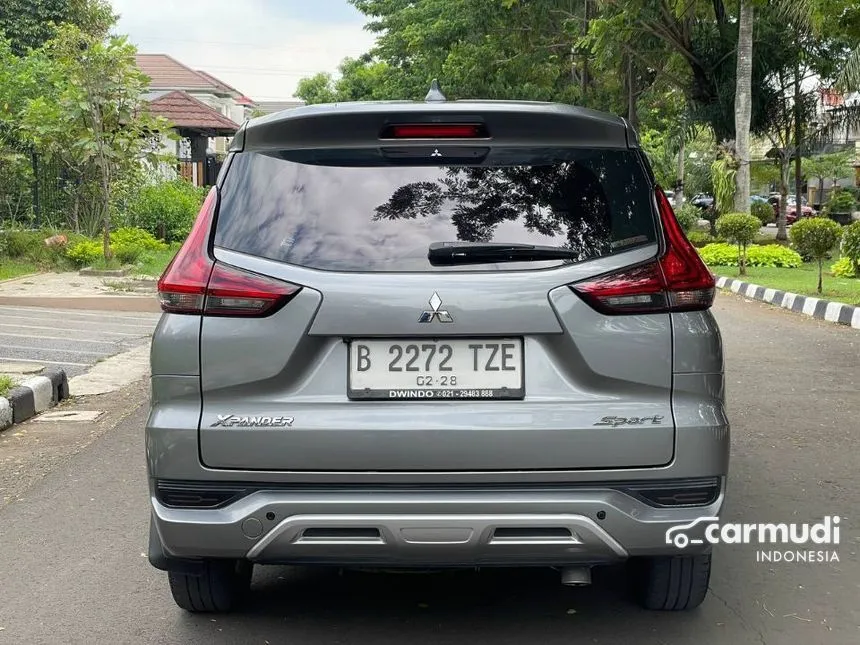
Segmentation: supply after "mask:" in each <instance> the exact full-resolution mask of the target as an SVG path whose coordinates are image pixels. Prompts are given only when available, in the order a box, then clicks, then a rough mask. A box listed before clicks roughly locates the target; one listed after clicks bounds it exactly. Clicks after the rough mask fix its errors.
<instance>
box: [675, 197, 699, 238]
mask: <svg viewBox="0 0 860 645" xmlns="http://www.w3.org/2000/svg"><path fill="white" fill-rule="evenodd" d="M699 216H700V213H699V209H698V208H696V207H695V206H693V205H692V204H691V203H690V202H684V203H683V204H682V205H681V208H678V209H675V217H677V218H678V223H679V224H680V225H681V228H683V229H684V230H685V231H692V230H693V228H694V227H695V226H696V224H697V223H698V222H699Z"/></svg>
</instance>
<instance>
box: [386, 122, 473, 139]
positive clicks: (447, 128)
mask: <svg viewBox="0 0 860 645" xmlns="http://www.w3.org/2000/svg"><path fill="white" fill-rule="evenodd" d="M488 136H489V135H488V134H487V127H486V126H485V125H484V124H483V123H404V124H398V125H389V126H387V127H386V128H385V129H384V130H383V131H382V133H381V134H380V135H379V138H380V139H484V138H486V137H488Z"/></svg>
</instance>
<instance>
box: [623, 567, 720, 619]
mask: <svg viewBox="0 0 860 645" xmlns="http://www.w3.org/2000/svg"><path fill="white" fill-rule="evenodd" d="M632 564H633V566H634V570H633V575H634V583H635V589H636V595H637V599H638V601H639V603H640V604H641V605H642V606H643V607H644V608H645V609H656V610H659V611H684V610H686V609H694V608H696V607H698V606H699V605H701V604H702V601H703V600H704V599H705V596H706V595H707V594H708V581H709V580H710V578H711V554H710V553H706V554H703V555H681V556H665V557H654V558H638V559H637V561H635V562H634V563H632Z"/></svg>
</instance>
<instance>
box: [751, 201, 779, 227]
mask: <svg viewBox="0 0 860 645" xmlns="http://www.w3.org/2000/svg"><path fill="white" fill-rule="evenodd" d="M750 215H752V216H753V217H755V218H756V219H758V221H759V222H761V223H762V225H765V224H770V223H771V222H773V221H774V214H773V206H771V205H770V204H768V203H766V202H753V203H752V204H751V205H750Z"/></svg>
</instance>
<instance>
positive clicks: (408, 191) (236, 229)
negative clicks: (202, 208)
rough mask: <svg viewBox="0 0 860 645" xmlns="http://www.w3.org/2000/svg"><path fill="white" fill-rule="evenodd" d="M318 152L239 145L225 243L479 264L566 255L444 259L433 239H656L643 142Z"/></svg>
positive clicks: (375, 266) (289, 259) (348, 262)
mask: <svg viewBox="0 0 860 645" xmlns="http://www.w3.org/2000/svg"><path fill="white" fill-rule="evenodd" d="M309 154H310V153H299V152H294V153H290V152H282V153H279V154H263V153H242V154H237V155H236V156H235V158H234V159H233V160H232V164H231V166H230V168H229V171H228V172H227V176H226V178H225V181H224V184H223V186H222V188H221V205H220V209H219V216H218V223H217V229H216V233H215V244H216V246H219V247H223V248H227V249H231V250H234V251H240V252H242V253H248V254H251V255H256V256H260V257H264V258H269V259H272V260H278V261H281V262H286V263H289V264H295V265H300V266H304V267H310V268H314V269H327V270H335V271H379V272H384V271H444V270H447V271H451V270H456V271H475V270H487V269H493V270H523V269H538V268H546V267H551V266H557V265H560V264H562V263H563V262H564V261H561V260H552V261H542V262H528V263H525V262H510V263H498V264H492V265H469V266H458V267H444V268H440V267H434V266H432V265H431V264H430V262H429V261H428V259H427V250H428V247H429V245H430V244H431V243H433V242H454V241H468V242H504V243H518V244H540V245H549V246H557V247H564V248H568V249H571V250H573V251H575V252H576V254H577V256H576V259H575V260H573V261H580V262H581V261H584V260H589V259H592V258H596V257H600V256H604V255H609V254H612V253H618V252H621V251H626V250H629V249H631V248H633V247H636V246H640V245H642V244H648V243H652V242H654V240H655V228H654V218H653V214H652V194H651V191H650V188H649V186H648V182H647V180H646V177H645V174H644V172H643V170H642V167H641V165H640V164H639V162H638V160H637V159H636V157H635V155H634V154H633V153H631V152H626V151H616V150H588V151H582V150H540V151H532V152H531V153H524V152H523V151H522V150H517V151H504V150H495V149H494V150H493V151H492V152H491V154H489V155H487V156H486V158H485V159H483V161H482V162H481V165H457V166H439V165H427V163H426V158H424V159H422V160H421V162H422V163H423V164H424V165H404V164H408V163H409V161H408V160H404V159H399V160H397V161H390V160H389V161H388V162H386V161H385V159H383V158H382V157H379V156H378V155H379V153H378V152H376V151H374V152H372V153H368V154H365V155H364V156H362V154H360V153H358V152H350V153H344V154H346V155H348V156H346V157H344V155H343V154H342V155H331V154H329V155H328V156H327V158H326V159H325V160H323V159H322V158H321V157H320V155H319V154H314V156H313V158H312V160H311V157H309ZM349 155H351V157H352V158H350V156H349ZM412 163H417V162H412ZM350 164H352V165H350ZM568 261H570V260H568Z"/></svg>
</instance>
